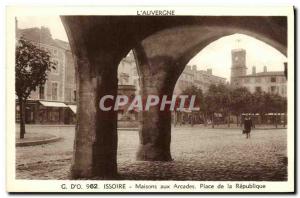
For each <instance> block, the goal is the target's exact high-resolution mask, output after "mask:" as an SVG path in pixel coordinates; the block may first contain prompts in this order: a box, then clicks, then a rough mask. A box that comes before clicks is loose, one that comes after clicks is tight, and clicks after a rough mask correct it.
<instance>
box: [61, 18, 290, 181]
mask: <svg viewBox="0 0 300 198" xmlns="http://www.w3.org/2000/svg"><path fill="white" fill-rule="evenodd" d="M61 18H62V21H63V24H64V26H65V29H66V31H67V35H68V38H69V41H70V44H71V49H72V51H73V54H74V57H75V62H76V71H77V77H76V78H77V82H78V83H77V90H78V91H77V93H78V95H77V98H78V99H79V100H78V102H77V105H78V115H77V116H78V122H77V126H76V140H75V144H74V150H75V151H74V157H73V165H72V171H71V172H72V177H73V178H95V177H97V178H98V179H99V178H111V177H116V176H117V162H116V151H117V141H118V140H117V128H116V127H117V113H116V112H113V111H108V112H103V111H100V110H99V108H97V107H98V104H97V103H98V101H99V99H100V97H101V96H103V95H105V94H110V95H116V94H117V87H118V86H117V66H118V63H119V62H120V60H121V59H122V58H123V57H124V56H125V55H126V54H127V53H128V51H129V50H130V49H132V48H134V49H135V54H136V57H137V59H138V65H139V73H140V74H141V76H142V80H143V83H144V85H145V86H144V87H143V94H149V93H156V94H161V93H167V94H169V95H170V94H172V92H173V86H175V83H176V80H177V78H178V77H179V75H180V74H181V72H182V70H183V68H184V66H185V65H186V64H187V61H188V60H189V59H190V58H191V57H193V56H194V55H195V53H196V52H197V51H199V50H200V49H201V48H203V47H204V46H206V45H207V44H208V43H210V42H212V41H214V40H217V39H218V38H220V37H223V36H225V35H230V34H233V32H238V31H236V30H239V31H242V32H241V33H243V32H244V33H247V32H248V33H249V32H250V33H251V34H253V35H254V36H255V35H260V36H261V38H262V40H264V41H265V42H266V43H269V44H271V45H274V46H275V48H278V49H279V51H281V52H283V53H284V54H286V46H287V18H286V17H265V16H261V17H260V16H243V17H241V16H238V17H235V16H174V17H173V16H172V17H167V16H157V17H152V16H138V17H137V16H62V17H61ZM182 27H184V28H182ZM189 28H196V29H197V28H200V29H201V30H197V31H187V30H188V29H189ZM233 30H235V31H233ZM179 35H182V36H179ZM193 37H194V38H198V39H196V40H197V42H195V39H192V38H193ZM200 37H201V38H200ZM175 41H176V42H177V45H175V43H176V42H175ZM153 81H155V82H158V83H157V84H153V83H152V82H153ZM150 114H151V115H150ZM150 114H149V115H148V116H147V115H146V117H148V119H146V118H144V119H143V126H145V127H144V128H143V129H142V130H141V131H140V134H141V139H144V141H142V144H141V146H140V149H139V151H138V159H141V160H161V161H168V160H171V155H170V152H169V150H170V142H171V139H170V137H171V136H170V131H171V128H170V122H169V120H170V114H169V112H166V113H165V114H162V113H160V112H159V111H157V110H154V112H152V113H150ZM151 125H153V126H151ZM147 126H149V128H148V127H147ZM144 143H145V144H144ZM139 154H140V155H139Z"/></svg>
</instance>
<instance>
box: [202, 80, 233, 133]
mask: <svg viewBox="0 0 300 198" xmlns="http://www.w3.org/2000/svg"><path fill="white" fill-rule="evenodd" d="M229 93H230V89H229V87H227V86H226V85H224V84H219V85H214V84H212V85H210V86H209V88H208V91H207V93H206V95H205V103H206V111H207V112H208V114H209V115H210V116H211V119H212V127H213V128H214V114H215V113H222V114H223V115H229V110H230V109H229V107H230V105H229V104H230V94H229Z"/></svg>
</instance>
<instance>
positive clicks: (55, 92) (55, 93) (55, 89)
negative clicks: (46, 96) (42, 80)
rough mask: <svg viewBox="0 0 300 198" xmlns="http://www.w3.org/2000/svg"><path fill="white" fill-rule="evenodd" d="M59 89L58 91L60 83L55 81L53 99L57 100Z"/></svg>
mask: <svg viewBox="0 0 300 198" xmlns="http://www.w3.org/2000/svg"><path fill="white" fill-rule="evenodd" d="M57 91H58V83H57V82H53V83H52V100H57V95H58V94H57Z"/></svg>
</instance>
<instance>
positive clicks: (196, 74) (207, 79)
mask: <svg viewBox="0 0 300 198" xmlns="http://www.w3.org/2000/svg"><path fill="white" fill-rule="evenodd" d="M225 83H226V78H222V77H219V76H215V75H213V74H212V69H207V70H206V71H205V70H197V66H196V65H193V66H192V67H191V66H190V65H187V66H186V67H185V69H184V71H183V72H182V74H181V76H180V77H179V79H178V81H177V83H176V86H175V89H174V92H175V94H180V93H181V92H182V91H184V90H185V89H186V88H188V87H191V86H195V87H198V88H200V89H202V91H203V92H206V91H207V90H208V88H209V86H210V85H212V84H225Z"/></svg>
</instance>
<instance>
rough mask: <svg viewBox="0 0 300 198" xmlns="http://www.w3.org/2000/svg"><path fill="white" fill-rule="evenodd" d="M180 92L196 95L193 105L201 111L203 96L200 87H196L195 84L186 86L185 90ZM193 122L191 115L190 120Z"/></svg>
mask: <svg viewBox="0 0 300 198" xmlns="http://www.w3.org/2000/svg"><path fill="white" fill-rule="evenodd" d="M181 94H182V95H188V96H193V95H194V96H196V99H195V107H199V108H200V112H201V111H202V109H203V107H204V97H203V92H202V89H200V88H197V87H195V86H190V87H188V88H186V89H185V90H183V91H182V93H181ZM200 112H198V113H200ZM192 113H193V112H192ZM193 122H194V120H193V116H192V120H191V124H192V125H193Z"/></svg>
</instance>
